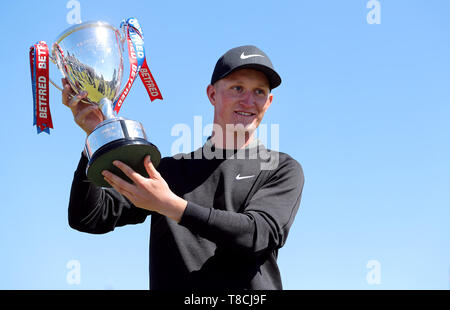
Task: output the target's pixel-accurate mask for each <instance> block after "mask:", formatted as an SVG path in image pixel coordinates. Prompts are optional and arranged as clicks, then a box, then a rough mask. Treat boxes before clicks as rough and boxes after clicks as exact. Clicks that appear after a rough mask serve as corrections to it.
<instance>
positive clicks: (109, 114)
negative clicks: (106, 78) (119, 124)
mask: <svg viewBox="0 0 450 310" xmlns="http://www.w3.org/2000/svg"><path fill="white" fill-rule="evenodd" d="M98 105H99V107H100V110H101V111H102V113H103V116H104V117H105V120H107V119H112V118H116V115H115V113H114V110H113V106H112V101H111V100H109V99H108V98H103V99H102V100H100V102H99V103H98Z"/></svg>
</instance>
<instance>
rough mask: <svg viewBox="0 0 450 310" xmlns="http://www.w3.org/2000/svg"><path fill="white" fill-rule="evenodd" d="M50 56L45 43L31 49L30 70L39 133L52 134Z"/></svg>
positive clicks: (39, 43)
mask: <svg viewBox="0 0 450 310" xmlns="http://www.w3.org/2000/svg"><path fill="white" fill-rule="evenodd" d="M48 56H49V51H48V47H47V44H46V43H45V42H44V41H40V42H38V43H37V44H35V45H33V46H32V47H31V48H30V68H31V74H32V78H33V84H34V85H33V86H34V87H33V97H34V113H35V115H34V116H35V125H36V126H37V127H38V132H42V131H45V132H47V133H50V132H49V130H48V128H52V129H53V122H52V116H51V114H50V93H49V83H50V80H49V57H48Z"/></svg>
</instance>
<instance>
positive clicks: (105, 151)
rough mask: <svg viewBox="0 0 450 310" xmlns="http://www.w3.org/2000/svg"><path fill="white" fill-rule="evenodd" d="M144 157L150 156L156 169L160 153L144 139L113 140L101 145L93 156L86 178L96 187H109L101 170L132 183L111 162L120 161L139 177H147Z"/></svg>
mask: <svg viewBox="0 0 450 310" xmlns="http://www.w3.org/2000/svg"><path fill="white" fill-rule="evenodd" d="M146 155H150V158H151V161H152V163H153V165H154V166H155V168H156V167H157V166H158V165H159V162H160V161H161V153H160V152H159V150H158V148H157V147H156V146H155V145H153V144H152V143H150V142H148V141H147V140H145V139H132V140H130V139H120V140H115V141H113V142H110V143H108V144H106V145H103V146H102V147H100V148H99V149H98V150H97V151H96V152H95V153H94V154H93V156H92V157H91V159H90V160H89V164H88V167H87V171H86V174H87V177H88V179H89V180H90V181H92V183H94V184H95V185H97V186H102V187H111V185H110V184H109V183H108V182H106V181H105V179H104V178H103V175H102V171H103V170H108V171H110V172H111V173H114V174H115V175H117V176H119V177H120V178H122V179H124V180H125V181H127V182H129V183H133V181H131V180H130V179H129V178H128V177H127V176H126V175H125V174H124V173H123V172H122V171H121V170H120V169H119V168H117V167H116V166H114V165H113V164H112V162H113V161H114V160H120V161H121V162H123V163H125V164H127V165H128V166H130V167H131V168H132V169H133V170H134V171H136V172H137V173H139V174H140V175H142V176H144V177H148V174H147V170H146V169H145V167H144V158H145V156H146Z"/></svg>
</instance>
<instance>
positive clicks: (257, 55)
mask: <svg viewBox="0 0 450 310" xmlns="http://www.w3.org/2000/svg"><path fill="white" fill-rule="evenodd" d="M250 57H264V56H263V55H259V54H250V55H245V54H244V52H242V54H241V59H247V58H250Z"/></svg>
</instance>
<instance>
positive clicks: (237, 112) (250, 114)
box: [234, 111, 255, 116]
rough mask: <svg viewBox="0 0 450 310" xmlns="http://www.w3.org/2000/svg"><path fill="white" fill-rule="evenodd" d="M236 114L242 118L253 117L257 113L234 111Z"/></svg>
mask: <svg viewBox="0 0 450 310" xmlns="http://www.w3.org/2000/svg"><path fill="white" fill-rule="evenodd" d="M234 113H236V114H239V115H242V116H253V115H255V113H252V112H244V111H234Z"/></svg>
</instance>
